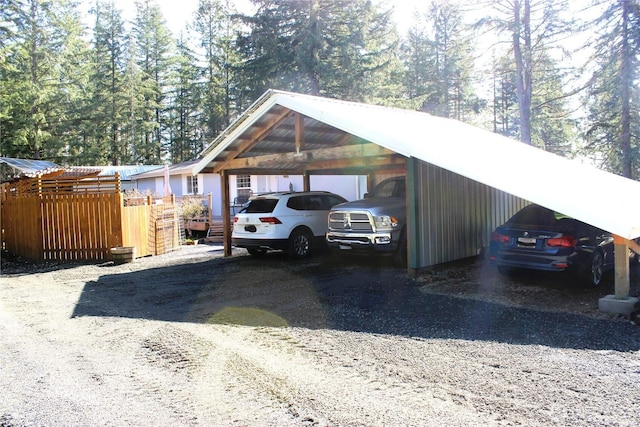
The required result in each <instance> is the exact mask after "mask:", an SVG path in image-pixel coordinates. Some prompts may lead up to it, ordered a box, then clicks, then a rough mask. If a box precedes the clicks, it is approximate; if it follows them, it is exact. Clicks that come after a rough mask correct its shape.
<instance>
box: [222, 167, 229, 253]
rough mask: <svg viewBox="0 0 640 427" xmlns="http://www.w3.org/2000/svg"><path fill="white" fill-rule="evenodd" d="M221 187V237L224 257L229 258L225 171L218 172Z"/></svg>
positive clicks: (227, 184) (227, 195)
mask: <svg viewBox="0 0 640 427" xmlns="http://www.w3.org/2000/svg"><path fill="white" fill-rule="evenodd" d="M220 177H221V180H220V182H221V186H222V227H223V228H222V236H223V242H224V256H231V230H230V229H229V225H230V224H231V211H230V206H231V203H230V201H231V199H230V198H229V173H228V172H227V171H226V170H223V171H220Z"/></svg>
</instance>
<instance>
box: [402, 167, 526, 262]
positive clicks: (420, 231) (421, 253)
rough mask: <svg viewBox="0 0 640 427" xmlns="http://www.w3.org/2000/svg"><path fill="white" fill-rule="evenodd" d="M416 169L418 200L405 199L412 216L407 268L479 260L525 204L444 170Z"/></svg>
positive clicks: (518, 199) (436, 168)
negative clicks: (495, 233)
mask: <svg viewBox="0 0 640 427" xmlns="http://www.w3.org/2000/svg"><path fill="white" fill-rule="evenodd" d="M417 164H418V166H417V167H416V168H415V169H414V170H415V177H414V182H413V184H414V186H415V190H416V194H417V195H418V198H417V200H413V195H410V198H411V199H410V200H409V204H410V206H409V209H410V212H415V213H416V218H415V221H414V222H413V223H412V225H413V230H415V232H414V234H413V236H412V237H413V238H414V239H417V241H416V242H415V246H414V245H412V246H414V247H415V248H416V251H417V257H415V258H413V259H415V260H416V261H417V263H418V265H415V266H412V268H425V267H429V266H433V265H436V264H440V263H443V262H448V261H453V260H456V259H461V258H466V257H470V256H475V255H478V254H479V252H480V250H481V249H482V248H485V247H487V246H488V244H489V239H490V236H491V232H492V231H493V230H494V229H495V227H496V226H498V225H500V224H502V223H504V222H505V221H506V220H507V219H509V218H510V217H511V216H512V215H513V214H514V213H515V212H517V211H518V210H519V209H521V208H522V207H524V206H526V205H527V204H529V202H527V201H526V200H523V199H520V198H518V197H515V196H512V195H510V194H507V193H504V192H502V191H499V190H496V189H494V188H491V187H488V186H486V185H484V184H481V183H479V182H477V181H473V180H471V179H468V178H465V177H463V176H461V175H458V174H456V173H453V172H450V171H447V170H446V169H442V168H439V167H437V166H433V165H431V164H428V163H424V162H418V163H417ZM409 179H411V177H409ZM412 204H413V205H414V209H411V205H412ZM410 229H411V228H410Z"/></svg>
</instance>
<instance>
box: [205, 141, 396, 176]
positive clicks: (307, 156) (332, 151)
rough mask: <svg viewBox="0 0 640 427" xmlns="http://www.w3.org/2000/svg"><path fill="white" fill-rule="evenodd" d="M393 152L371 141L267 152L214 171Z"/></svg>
mask: <svg viewBox="0 0 640 427" xmlns="http://www.w3.org/2000/svg"><path fill="white" fill-rule="evenodd" d="M393 154H395V153H394V152H393V151H391V150H388V149H386V148H384V147H381V146H379V145H376V144H371V143H365V144H355V145H345V146H341V147H333V148H321V149H317V150H308V151H302V152H300V155H296V153H295V152H289V153H280V154H267V155H264V156H256V157H246V158H236V159H233V160H231V161H228V162H225V163H224V164H223V165H220V166H218V167H217V168H216V172H219V171H220V170H222V169H229V170H231V169H257V168H268V167H270V166H273V165H278V164H283V163H301V167H302V169H309V166H311V165H312V164H319V163H318V162H326V163H327V164H330V163H331V162H334V163H336V164H338V163H339V162H341V161H345V160H348V159H357V160H359V161H360V162H363V159H365V158H375V157H380V159H381V160H384V158H388V157H390V156H392V155H393Z"/></svg>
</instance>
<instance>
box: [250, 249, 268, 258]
mask: <svg viewBox="0 0 640 427" xmlns="http://www.w3.org/2000/svg"><path fill="white" fill-rule="evenodd" d="M247 252H249V255H251V256H262V255H264V254H266V253H267V250H266V249H255V248H247Z"/></svg>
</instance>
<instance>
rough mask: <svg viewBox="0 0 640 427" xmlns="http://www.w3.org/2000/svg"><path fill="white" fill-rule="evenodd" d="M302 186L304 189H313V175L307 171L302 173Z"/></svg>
mask: <svg viewBox="0 0 640 427" xmlns="http://www.w3.org/2000/svg"><path fill="white" fill-rule="evenodd" d="M302 188H303V190H302V191H311V176H310V175H309V172H307V171H304V173H303V174H302Z"/></svg>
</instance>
